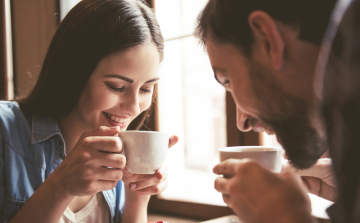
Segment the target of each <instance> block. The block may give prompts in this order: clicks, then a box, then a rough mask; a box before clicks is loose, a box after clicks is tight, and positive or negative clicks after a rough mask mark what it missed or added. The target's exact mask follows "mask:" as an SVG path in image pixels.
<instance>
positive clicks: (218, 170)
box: [213, 159, 248, 176]
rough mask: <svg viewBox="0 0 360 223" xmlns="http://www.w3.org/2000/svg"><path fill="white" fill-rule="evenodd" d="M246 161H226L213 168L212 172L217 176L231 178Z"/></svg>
mask: <svg viewBox="0 0 360 223" xmlns="http://www.w3.org/2000/svg"><path fill="white" fill-rule="evenodd" d="M247 161H248V159H227V160H225V161H223V162H221V163H219V164H218V165H216V166H215V167H214V168H213V172H214V173H215V174H218V175H224V176H233V175H235V173H236V170H237V169H238V168H239V166H240V165H242V164H243V163H245V162H247Z"/></svg>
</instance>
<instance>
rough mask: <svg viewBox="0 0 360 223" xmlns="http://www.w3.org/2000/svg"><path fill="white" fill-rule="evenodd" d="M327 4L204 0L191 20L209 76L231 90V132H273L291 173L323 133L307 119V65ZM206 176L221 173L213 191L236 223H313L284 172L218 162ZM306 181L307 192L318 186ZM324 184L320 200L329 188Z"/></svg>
mask: <svg viewBox="0 0 360 223" xmlns="http://www.w3.org/2000/svg"><path fill="white" fill-rule="evenodd" d="M334 4H335V1H333V0H301V1H300V0H297V1H287V0H271V1H270V0H252V1H246V0H210V1H209V3H208V4H207V6H206V7H205V9H204V11H203V12H202V14H201V15H200V16H199V21H198V22H199V25H198V28H197V31H196V35H197V36H198V38H199V39H200V40H201V41H202V43H203V44H204V46H205V47H206V49H207V52H208V54H209V57H210V61H211V65H212V67H213V69H214V73H215V78H216V79H217V80H218V82H219V83H220V84H222V85H223V86H224V87H225V88H226V89H227V90H229V91H230V92H231V93H232V96H233V98H234V100H235V103H236V105H237V125H238V128H239V129H240V130H241V131H250V130H251V129H254V130H255V131H266V132H268V133H272V132H274V133H275V134H276V136H277V139H278V141H279V142H280V143H281V144H282V145H283V147H284V149H285V150H286V155H287V157H288V158H289V160H290V162H291V164H292V165H293V166H294V167H296V168H299V169H306V168H309V167H311V166H312V165H313V164H315V163H316V162H317V160H318V159H319V158H320V157H321V156H322V154H323V153H324V152H325V151H326V150H327V140H326V135H325V133H324V131H320V130H321V128H320V130H319V128H317V127H318V126H319V124H318V123H317V122H316V120H315V121H313V120H312V119H311V117H313V113H314V111H315V110H316V108H317V107H316V106H314V101H315V94H314V91H313V79H314V70H315V65H316V62H317V57H318V54H319V50H320V43H321V40H322V38H323V35H324V33H325V30H326V27H327V24H328V20H329V17H330V14H331V11H332V9H333V7H334ZM314 123H315V125H314ZM321 165H322V164H320V166H321ZM214 172H215V173H217V174H221V175H224V176H225V177H220V178H218V179H217V180H216V182H215V188H216V189H217V190H218V191H220V192H221V193H222V194H223V199H224V201H225V203H227V204H228V205H229V206H230V207H231V208H233V210H234V211H235V213H236V214H238V216H239V217H240V218H241V219H242V220H244V222H277V223H281V222H301V223H304V222H315V219H313V218H312V217H311V208H310V203H309V200H308V197H307V195H306V193H305V192H304V190H303V189H302V184H301V182H299V180H298V179H297V178H296V177H295V176H294V175H292V174H291V173H289V172H286V173H283V174H273V173H271V172H270V171H268V170H266V169H264V168H263V167H262V166H260V165H258V164H256V163H254V162H251V161H247V160H245V161H244V160H228V161H225V162H223V163H221V164H219V165H217V166H216V167H214ZM315 176H316V175H315ZM319 177H321V178H323V177H324V176H323V175H322V174H321V173H320V175H319ZM310 179H311V180H310ZM310 179H309V181H308V182H307V183H308V187H310V188H311V187H312V186H314V185H315V186H316V185H317V186H319V187H320V190H321V187H322V186H321V185H322V183H324V185H326V180H323V181H321V180H320V181H319V180H317V181H316V182H314V181H313V179H312V178H310ZM319 182H320V184H321V185H319ZM316 183H317V184H316ZM329 184H330V183H329ZM328 186H329V187H326V188H327V189H324V191H325V192H326V193H327V195H329V194H331V193H333V186H334V185H328ZM321 195H322V194H320V196H321ZM325 197H326V196H325ZM330 197H331V198H333V199H334V198H335V195H334V194H332V195H331V196H330ZM328 198H329V197H328Z"/></svg>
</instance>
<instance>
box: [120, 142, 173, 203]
mask: <svg viewBox="0 0 360 223" xmlns="http://www.w3.org/2000/svg"><path fill="white" fill-rule="evenodd" d="M178 141H179V138H178V137H177V136H171V137H170V138H169V148H171V147H172V146H174V145H175V144H176V143H177V142H178ZM123 173H124V176H123V179H122V181H123V182H124V184H125V185H126V187H127V189H130V190H131V191H132V192H134V193H135V194H137V195H139V196H142V195H154V194H158V193H161V192H162V191H164V190H165V188H166V187H167V185H168V182H167V175H168V171H167V166H166V165H165V164H163V165H162V166H161V167H160V168H159V169H157V170H156V172H155V173H154V174H132V173H130V171H129V170H128V169H127V168H125V169H124V170H123Z"/></svg>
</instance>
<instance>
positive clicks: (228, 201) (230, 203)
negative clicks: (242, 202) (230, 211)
mask: <svg viewBox="0 0 360 223" xmlns="http://www.w3.org/2000/svg"><path fill="white" fill-rule="evenodd" d="M222 198H223V200H224V202H225V204H227V206H229V208H232V202H231V197H230V196H229V195H226V194H223V195H222Z"/></svg>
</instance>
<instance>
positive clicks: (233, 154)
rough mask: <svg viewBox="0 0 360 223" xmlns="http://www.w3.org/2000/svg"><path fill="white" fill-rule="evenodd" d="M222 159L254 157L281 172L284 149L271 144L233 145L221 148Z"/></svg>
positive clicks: (275, 171)
mask: <svg viewBox="0 0 360 223" xmlns="http://www.w3.org/2000/svg"><path fill="white" fill-rule="evenodd" d="M219 151H220V161H221V162H222V161H224V160H227V159H230V158H234V159H244V158H248V159H252V160H255V161H256V162H258V163H260V164H261V165H263V166H264V167H265V168H267V169H269V170H271V171H273V172H274V173H280V172H281V165H282V159H283V158H282V156H283V149H282V148H279V147H269V146H233V147H225V148H221V149H219Z"/></svg>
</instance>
